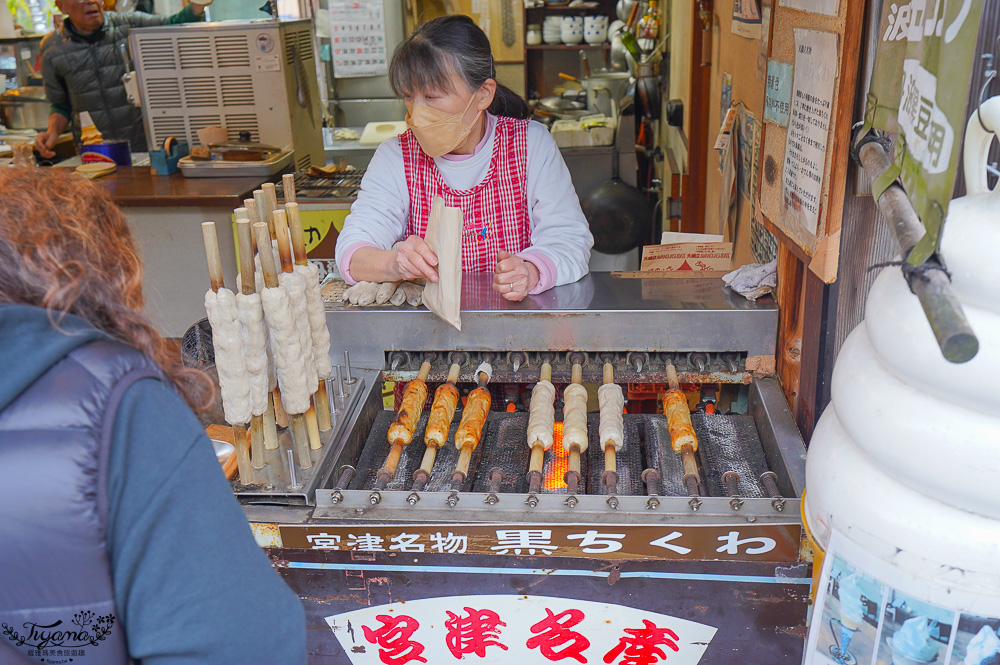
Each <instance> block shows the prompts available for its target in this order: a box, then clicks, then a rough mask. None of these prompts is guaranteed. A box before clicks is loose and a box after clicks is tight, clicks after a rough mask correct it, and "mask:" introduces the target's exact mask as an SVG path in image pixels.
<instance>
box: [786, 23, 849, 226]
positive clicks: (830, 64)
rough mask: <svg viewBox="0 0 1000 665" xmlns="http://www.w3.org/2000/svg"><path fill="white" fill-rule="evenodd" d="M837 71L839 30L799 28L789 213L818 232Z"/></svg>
mask: <svg viewBox="0 0 1000 665" xmlns="http://www.w3.org/2000/svg"><path fill="white" fill-rule="evenodd" d="M836 77H837V35H836V34H835V33H832V32H819V31H816V30H805V29H802V28H796V29H795V75H794V77H793V82H792V104H791V115H790V118H789V122H788V136H787V138H786V140H785V167H784V172H783V174H782V202H783V205H784V209H785V219H786V221H787V223H788V224H790V225H797V226H799V227H800V228H802V229H804V230H805V231H807V232H808V233H810V234H812V235H816V229H817V227H818V226H819V218H820V209H821V206H822V201H821V198H822V193H823V176H824V172H825V170H826V148H827V141H828V140H829V137H830V123H831V121H832V113H833V93H834V82H835V79H836Z"/></svg>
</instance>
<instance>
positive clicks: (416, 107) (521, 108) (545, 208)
mask: <svg viewBox="0 0 1000 665" xmlns="http://www.w3.org/2000/svg"><path fill="white" fill-rule="evenodd" d="M389 80H390V83H391V85H392V88H393V90H394V92H395V93H396V94H397V96H399V97H401V98H402V99H403V101H404V103H405V104H406V111H407V114H406V123H407V126H408V127H409V128H408V129H407V130H406V131H405V132H403V133H402V134H401V135H400V136H398V137H396V138H392V139H389V140H387V141H385V142H384V143H382V145H380V146H379V148H378V150H377V151H376V152H375V155H374V156H373V157H372V160H371V163H370V164H369V167H368V171H367V173H366V174H365V177H364V179H363V180H362V182H361V190H360V192H359V193H358V198H357V201H355V203H354V205H353V206H351V214H350V215H348V217H347V220H346V221H345V225H344V229H343V231H342V232H341V234H340V236H339V238H338V240H337V265H338V267H339V269H340V272H341V274H342V275H343V276H344V278H345V280H346V281H347V282H348V283H350V284H354V283H356V282H357V281H360V280H365V281H371V282H388V281H397V280H410V279H417V278H426V279H428V280H430V281H437V278H438V275H437V270H436V266H437V257H436V256H435V255H434V252H433V251H432V250H431V249H430V247H428V245H427V243H426V242H425V241H424V234H425V232H426V229H427V220H428V217H429V215H430V210H431V202H432V201H433V200H434V198H435V197H436V196H440V197H442V198H443V199H444V202H445V205H448V206H453V207H458V208H461V209H462V213H463V219H464V224H463V229H462V269H463V270H464V271H467V272H492V273H493V274H494V279H493V289H494V290H495V291H496V292H498V293H500V294H501V295H502V296H503V297H504V298H506V299H508V300H514V301H516V300H521V299H523V298H524V297H525V296H527V295H529V294H537V293H541V292H542V291H546V290H548V289H550V288H552V287H553V286H559V285H562V284H569V283H571V282H575V281H576V280H578V279H580V278H581V277H583V276H584V275H585V274H587V264H588V261H589V259H590V249H591V247H592V246H593V242H594V241H593V236H591V233H590V228H589V226H588V224H587V220H586V218H584V216H583V211H582V210H581V209H580V201H579V198H578V197H577V194H576V191H575V190H574V188H573V183H572V181H571V180H570V175H569V170H568V169H567V168H566V163H565V162H564V161H563V158H562V155H561V154H560V152H559V148H558V146H556V143H555V141H554V140H553V138H552V136H551V134H549V132H548V130H547V129H546V128H545V127H544V126H543V125H541V124H539V123H537V122H531V121H529V120H527V117H528V108H527V106H526V105H525V103H524V101H523V100H522V99H521V98H520V97H518V96H517V95H516V94H514V93H513V92H512V91H511V90H509V89H508V88H506V87H504V86H502V85H500V84H498V83H497V82H496V71H495V66H494V63H493V56H492V53H491V50H490V42H489V39H488V38H487V37H486V34H485V33H483V31H482V30H481V29H480V28H479V26H477V25H476V24H475V23H474V22H473V21H472V19H470V18H468V17H466V16H444V17H441V18H438V19H434V20H432V21H430V22H428V23H426V24H424V25H423V26H421V27H420V28H419V29H417V31H416V32H414V33H413V35H411V36H410V37H409V38H408V39H406V40H405V41H403V42H402V43H401V44H400V45H399V46H398V47H397V49H396V52H395V53H394V54H393V57H392V62H391V64H390V67H389Z"/></svg>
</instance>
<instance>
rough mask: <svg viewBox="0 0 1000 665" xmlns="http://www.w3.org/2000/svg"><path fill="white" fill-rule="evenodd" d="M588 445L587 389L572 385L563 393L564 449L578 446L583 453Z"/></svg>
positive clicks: (567, 450)
mask: <svg viewBox="0 0 1000 665" xmlns="http://www.w3.org/2000/svg"><path fill="white" fill-rule="evenodd" d="M587 443H588V442H587V389H586V388H584V387H583V386H582V385H580V384H579V383H572V384H570V385H568V386H566V390H565V391H563V449H564V450H566V452H569V449H570V446H573V445H577V446H580V452H581V453H582V452H586V450H587Z"/></svg>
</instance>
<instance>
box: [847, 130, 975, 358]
mask: <svg viewBox="0 0 1000 665" xmlns="http://www.w3.org/2000/svg"><path fill="white" fill-rule="evenodd" d="M858 159H859V161H860V162H861V165H862V167H864V170H865V173H866V174H867V176H868V179H869V181H870V182H871V183H872V185H874V183H875V181H876V180H877V179H878V178H879V176H881V175H882V174H883V173H884V172H885V171H886V170H887V169H888V168H889V167H890V166H891V165H892V162H891V161H890V160H889V155H888V154H887V153H886V150H885V148H884V147H883V146H882V145H880V144H879V143H876V142H873V141H870V142H867V143H865V144H863V145H862V146H861V148H860V149H859V150H858ZM876 203H877V204H878V209H879V212H881V213H882V216H883V217H884V218H885V220H886V223H887V224H888V225H889V230H890V231H892V235H893V237H894V238H895V239H896V244H897V245H898V246H899V251H900V254H902V256H903V257H904V259H905V257H906V256H907V254H909V253H910V250H912V249H913V247H914V246H915V245H916V244H917V242H918V241H919V240H920V239H921V238H922V237H923V235H924V233H925V231H924V226H923V224H921V222H920V218H919V217H918V216H917V211H916V210H914V208H913V204H912V203H910V200H909V199H908V198H907V196H906V192H905V191H903V188H902V187H900V186H899V184H898V183H893V184H892V185H890V186H889V187H888V188H887V189H886V190H885V191H884V192H882V195H881V196H880V197H879V198H878V200H877V201H876ZM903 276H904V277H905V278H906V281H907V283H908V284H909V286H910V290H911V291H912V292H913V293H914V295H916V296H917V299H918V300H920V305H921V307H923V309H924V314H925V315H926V316H927V321H928V323H930V324H931V329H932V330H933V331H934V337H935V338H936V339H937V343H938V346H939V347H940V348H941V353H942V354H943V355H944V357H945V359H946V360H948V361H949V362H953V363H964V362H968V361H969V360H972V358H974V357H975V355H976V353H977V352H978V351H979V340H978V339H976V334H975V333H974V332H973V331H972V327H971V326H970V325H969V321H968V319H966V318H965V312H963V311H962V305H961V303H959V301H958V298H956V297H955V294H954V292H953V291H952V288H951V280H950V279H949V278H948V275H947V273H945V272H944V270H937V269H931V270H923V271H906V270H904V272H903Z"/></svg>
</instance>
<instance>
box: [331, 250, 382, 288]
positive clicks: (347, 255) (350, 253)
mask: <svg viewBox="0 0 1000 665" xmlns="http://www.w3.org/2000/svg"><path fill="white" fill-rule="evenodd" d="M362 247H374V248H376V249H381V248H380V247H379V246H378V245H376V244H375V243H373V242H356V243H353V244H352V245H349V246H348V247H347V249H345V250H344V253H343V255H342V256H341V257H340V264H339V265H338V266H337V267H338V268H340V276H341V277H343V278H344V281H345V282H347V283H348V284H357V283H358V280H356V279H354V278H353V277H351V270H350V268H351V259H352V258H354V252H356V251H358V250H359V249H361V248H362Z"/></svg>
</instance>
